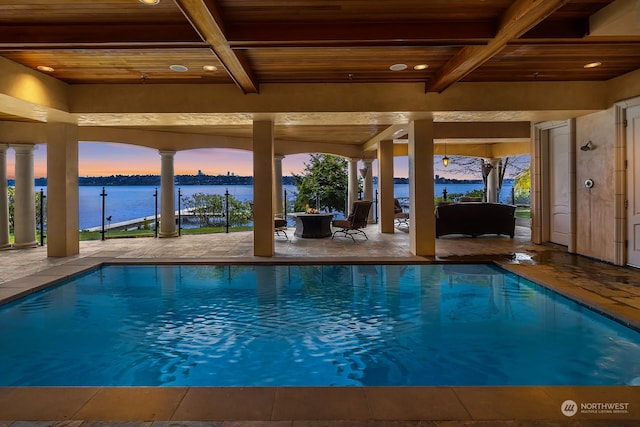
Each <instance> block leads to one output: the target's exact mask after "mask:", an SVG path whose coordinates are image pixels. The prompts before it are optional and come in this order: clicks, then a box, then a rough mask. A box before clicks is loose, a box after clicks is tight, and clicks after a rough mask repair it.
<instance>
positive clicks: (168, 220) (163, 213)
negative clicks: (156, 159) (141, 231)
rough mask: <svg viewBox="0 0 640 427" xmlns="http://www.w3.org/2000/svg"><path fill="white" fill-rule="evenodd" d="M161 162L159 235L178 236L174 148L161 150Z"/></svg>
mask: <svg viewBox="0 0 640 427" xmlns="http://www.w3.org/2000/svg"><path fill="white" fill-rule="evenodd" d="M158 152H159V153H160V156H161V163H160V232H159V233H158V237H176V236H177V235H178V233H177V232H176V193H175V184H174V180H175V176H174V174H173V156H175V154H176V152H175V151H172V150H159V151H158Z"/></svg>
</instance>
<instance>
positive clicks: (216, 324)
mask: <svg viewBox="0 0 640 427" xmlns="http://www.w3.org/2000/svg"><path fill="white" fill-rule="evenodd" d="M639 335H640V334H638V333H637V332H635V331H632V330H629V329H626V328H624V327H622V326H621V325H619V324H617V323H615V322H613V321H610V320H607V319H603V318H601V317H600V316H597V315H595V314H594V313H593V312H591V311H589V310H587V309H585V308H584V307H580V306H578V305H576V304H573V303H571V302H570V301H568V300H566V299H564V298H561V297H558V296H556V295H555V294H553V293H551V292H549V291H546V290H544V289H541V288H539V287H538V286H536V285H534V284H532V283H531V282H529V281H527V280H525V279H523V278H520V277H518V276H515V275H512V274H509V273H505V272H504V271H502V270H500V269H498V268H496V267H494V266H490V265H482V264H474V265H451V264H446V265H298V266H292V265H277V266H253V265H244V266H229V265H209V266H206V265H198V266H187V265H181V266H108V267H105V268H103V269H101V270H97V271H95V272H93V273H90V274H86V275H83V276H81V277H79V278H77V279H74V280H71V281H70V282H69V283H68V284H65V285H62V286H57V287H55V288H53V289H50V290H48V291H46V292H41V293H39V294H36V295H33V296H31V297H29V298H26V299H24V300H23V301H21V302H16V303H12V304H10V305H7V306H5V307H3V308H0V342H2V348H3V351H2V352H0V378H1V379H0V385H150V386H152V385H193V386H270V385H273V386H275V385H309V386H316V385H317V386H328V385H336V386H360V385H515V384H518V385H538V384H548V385H556V384H566V385H582V384H625V383H631V382H632V381H635V379H637V378H638V377H640V367H638V364H637V363H636V361H637V360H640V345H639V343H640V337H639ZM9 343H10V344H9Z"/></svg>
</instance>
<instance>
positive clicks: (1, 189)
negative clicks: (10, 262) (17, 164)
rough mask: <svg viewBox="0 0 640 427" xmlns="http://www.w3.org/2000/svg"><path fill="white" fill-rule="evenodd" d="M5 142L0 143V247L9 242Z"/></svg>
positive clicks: (5, 246)
mask: <svg viewBox="0 0 640 427" xmlns="http://www.w3.org/2000/svg"><path fill="white" fill-rule="evenodd" d="M7 148H9V146H8V145H7V144H0V249H7V248H10V247H11V244H10V243H9V201H8V199H9V192H8V188H7Z"/></svg>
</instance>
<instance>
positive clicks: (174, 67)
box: [169, 64, 189, 73]
mask: <svg viewBox="0 0 640 427" xmlns="http://www.w3.org/2000/svg"><path fill="white" fill-rule="evenodd" d="M169 69H170V70H171V71H177V72H179V73H184V72H185V71H189V69H188V68H187V67H185V66H184V65H179V64H173V65H170V66H169Z"/></svg>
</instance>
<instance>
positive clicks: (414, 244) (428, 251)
mask: <svg viewBox="0 0 640 427" xmlns="http://www.w3.org/2000/svg"><path fill="white" fill-rule="evenodd" d="M408 148H409V217H410V218H411V225H410V227H409V250H410V251H411V253H412V254H414V255H420V256H435V254H436V237H435V236H436V221H435V216H434V214H433V211H434V203H433V202H434V200H433V199H434V194H433V193H434V188H433V187H434V176H433V117H429V118H428V119H423V120H415V121H413V122H411V123H409V147H408Z"/></svg>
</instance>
